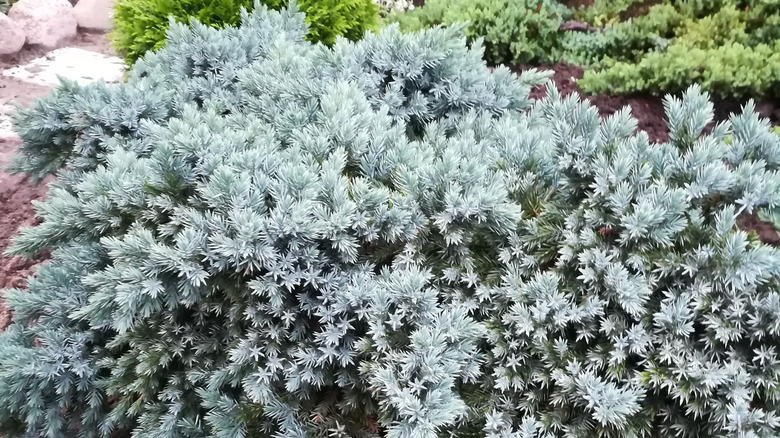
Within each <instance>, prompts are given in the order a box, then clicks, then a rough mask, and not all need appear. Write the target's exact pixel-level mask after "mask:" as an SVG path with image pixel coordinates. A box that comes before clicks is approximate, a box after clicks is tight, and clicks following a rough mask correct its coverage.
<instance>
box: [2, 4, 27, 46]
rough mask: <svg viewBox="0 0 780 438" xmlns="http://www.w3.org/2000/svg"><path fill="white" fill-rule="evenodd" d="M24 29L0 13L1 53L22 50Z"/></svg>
mask: <svg viewBox="0 0 780 438" xmlns="http://www.w3.org/2000/svg"><path fill="white" fill-rule="evenodd" d="M24 39H25V36H24V31H23V30H22V29H21V28H20V27H19V25H17V24H16V23H14V21H13V20H11V19H10V18H8V17H6V16H5V14H2V13H0V55H9V54H11V53H16V52H18V51H20V50H22V47H23V46H24Z"/></svg>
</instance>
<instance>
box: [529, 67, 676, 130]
mask: <svg viewBox="0 0 780 438" xmlns="http://www.w3.org/2000/svg"><path fill="white" fill-rule="evenodd" d="M531 67H535V68H538V69H541V70H552V71H553V77H552V80H553V82H555V86H556V88H558V91H560V93H561V94H562V95H564V96H568V95H569V94H572V93H577V94H578V95H579V96H580V97H582V98H585V99H588V100H589V101H590V102H591V103H592V104H593V105H594V106H595V107H596V108H598V110H599V115H601V116H602V117H607V116H609V115H612V114H614V113H615V112H617V111H619V110H621V109H622V108H623V107H625V106H630V107H631V114H633V116H634V118H636V119H637V122H638V125H639V129H641V130H643V131H645V132H647V135H648V136H649V137H650V140H651V141H655V142H664V141H667V140H668V139H669V132H668V129H667V127H666V120H665V119H664V107H663V104H662V102H661V99H660V98H658V97H656V96H650V95H634V96H608V95H588V94H585V93H583V92H582V90H580V88H579V87H578V86H577V82H576V81H577V79H580V78H582V74H583V69H582V67H579V66H576V65H570V64H566V63H562V62H559V63H557V64H553V65H539V66H529V65H518V66H516V67H515V68H514V69H515V71H518V72H520V71H523V70H527V69H529V68H531ZM546 94H547V90H546V88H545V87H537V88H536V89H534V90H533V91H532V92H531V97H533V98H536V99H539V98H542V97H544V96H545V95H546Z"/></svg>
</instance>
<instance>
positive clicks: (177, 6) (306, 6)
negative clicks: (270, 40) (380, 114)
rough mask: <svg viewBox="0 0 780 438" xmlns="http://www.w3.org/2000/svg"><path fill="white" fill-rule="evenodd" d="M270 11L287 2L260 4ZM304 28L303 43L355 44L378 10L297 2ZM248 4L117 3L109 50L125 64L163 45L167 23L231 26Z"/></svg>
mask: <svg viewBox="0 0 780 438" xmlns="http://www.w3.org/2000/svg"><path fill="white" fill-rule="evenodd" d="M262 3H263V4H265V5H266V6H268V7H269V8H272V9H279V8H281V7H285V6H287V4H288V3H289V0H263V1H262ZM297 3H298V6H299V7H300V9H301V10H302V11H303V12H305V13H306V22H307V24H308V25H309V31H308V34H307V39H308V40H309V41H313V42H323V43H325V44H328V45H331V44H333V43H334V42H335V40H336V37H338V36H344V37H346V38H348V39H351V40H356V39H359V38H360V37H362V36H363V34H364V33H365V32H366V31H368V30H374V29H376V27H377V25H378V23H379V8H378V6H377V5H375V4H374V3H373V2H372V1H371V0H298V2H297ZM252 5H253V0H117V2H116V4H115V6H114V26H115V27H114V31H113V32H112V34H111V39H112V40H113V42H114V47H115V48H116V49H117V51H118V52H119V53H120V54H121V55H122V56H123V57H124V58H125V60H126V61H127V63H128V64H132V63H134V62H135V61H136V60H137V59H138V58H140V57H141V56H143V55H144V54H145V53H146V52H148V51H150V50H157V49H160V48H161V47H162V46H163V45H164V44H165V38H166V31H167V29H168V26H169V24H170V23H169V17H172V18H173V19H174V20H176V21H178V22H183V23H188V22H189V20H190V19H191V18H195V19H197V20H198V21H200V22H201V23H203V24H206V25H209V26H212V27H218V28H219V27H223V26H225V25H235V24H237V23H238V22H239V20H240V16H241V8H242V7H243V8H246V9H247V10H249V11H251V9H252Z"/></svg>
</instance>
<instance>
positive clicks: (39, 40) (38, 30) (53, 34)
mask: <svg viewBox="0 0 780 438" xmlns="http://www.w3.org/2000/svg"><path fill="white" fill-rule="evenodd" d="M8 18H10V19H12V20H13V21H15V22H16V24H18V25H19V27H21V28H22V30H24V33H25V35H27V43H28V44H38V45H41V46H44V47H49V48H54V47H57V46H59V45H60V43H62V42H63V41H65V40H67V39H69V38H72V37H73V36H75V35H76V28H77V20H76V13H75V12H73V6H71V4H70V2H68V0H19V1H18V2H17V3H14V5H13V6H11V10H10V11H8Z"/></svg>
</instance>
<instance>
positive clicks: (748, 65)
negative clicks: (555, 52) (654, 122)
mask: <svg viewBox="0 0 780 438" xmlns="http://www.w3.org/2000/svg"><path fill="white" fill-rule="evenodd" d="M778 40H780V0H748V1H733V0H698V1H693V0H691V1H682V2H674V3H671V2H666V3H664V4H660V5H656V6H653V7H652V8H650V10H649V12H648V13H647V14H646V15H645V16H642V17H638V18H636V19H633V20H628V21H625V22H620V23H611V24H608V25H607V26H606V27H605V28H604V30H603V32H596V33H591V34H583V33H569V34H567V35H566V36H565V37H564V38H563V39H562V41H563V42H562V45H563V46H564V52H565V54H564V58H565V59H566V60H567V61H568V62H571V63H574V64H579V65H584V66H587V67H589V69H588V71H586V72H585V76H584V78H583V79H582V80H580V81H579V85H580V87H581V88H582V89H583V90H584V91H586V92H588V93H632V92H651V93H657V94H662V93H668V92H679V91H681V90H684V89H685V88H687V87H688V86H690V85H691V84H696V83H698V84H701V85H702V87H703V88H704V89H705V90H707V91H709V92H711V93H713V94H715V95H718V96H719V97H747V96H750V97H773V96H780V88H778V83H779V82H780V81H779V80H778V68H780V64H779V63H778V59H780V51H779V49H780V46H778V44H777V41H778Z"/></svg>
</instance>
